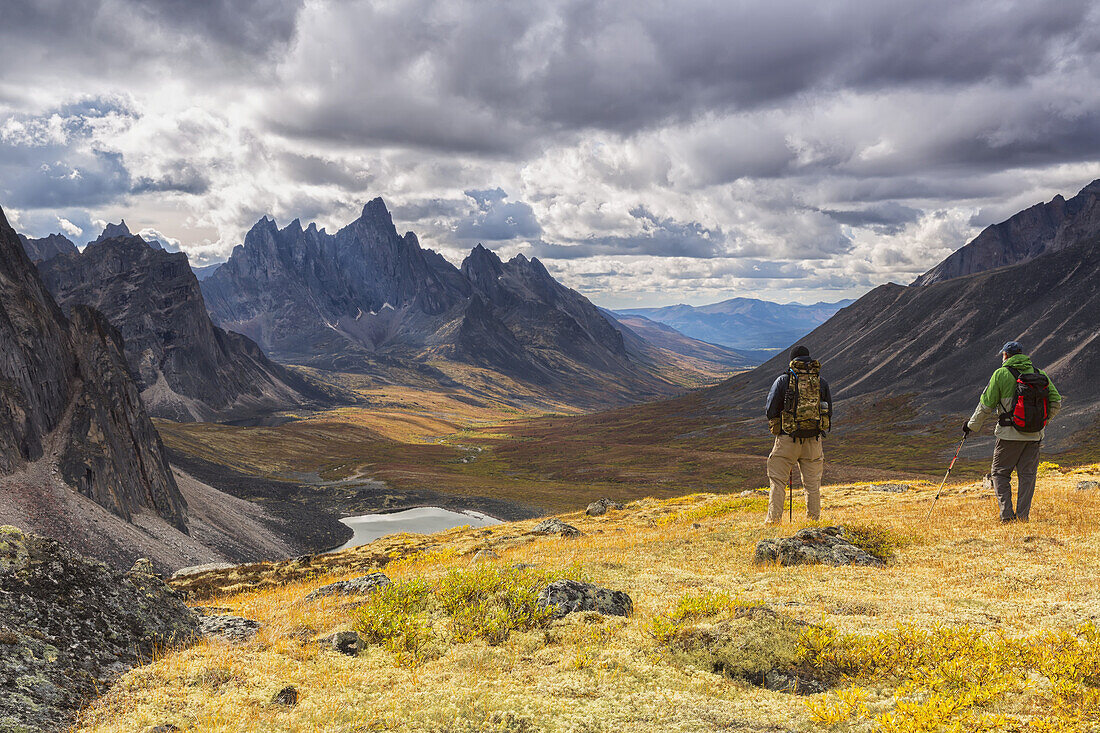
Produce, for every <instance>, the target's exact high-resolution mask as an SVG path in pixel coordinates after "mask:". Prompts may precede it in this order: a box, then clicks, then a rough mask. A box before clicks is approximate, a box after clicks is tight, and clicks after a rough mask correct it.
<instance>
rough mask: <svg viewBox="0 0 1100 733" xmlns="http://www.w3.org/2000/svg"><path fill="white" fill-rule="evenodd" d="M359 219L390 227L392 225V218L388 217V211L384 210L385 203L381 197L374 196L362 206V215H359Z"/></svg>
mask: <svg viewBox="0 0 1100 733" xmlns="http://www.w3.org/2000/svg"><path fill="white" fill-rule="evenodd" d="M359 218H360V219H368V220H377V221H384V222H385V223H387V224H390V225H391V226H392V225H393V218H392V217H391V216H390V210H389V209H387V208H386V202H385V201H383V200H382V197H381V196H375V197H374V198H372V199H371V200H370V201H368V202H367V203H365V204H363V213H362V214H360V215H359Z"/></svg>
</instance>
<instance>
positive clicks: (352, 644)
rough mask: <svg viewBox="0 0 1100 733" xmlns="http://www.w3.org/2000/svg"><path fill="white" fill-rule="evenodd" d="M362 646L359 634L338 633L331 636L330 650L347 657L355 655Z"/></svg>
mask: <svg viewBox="0 0 1100 733" xmlns="http://www.w3.org/2000/svg"><path fill="white" fill-rule="evenodd" d="M362 646H363V645H362V642H361V641H360V640H359V634H357V633H355V632H354V631H338V632H337V633H335V634H333V636H332V648H333V649H335V650H336V651H338V652H340V653H341V654H347V655H348V656H349V657H354V656H355V655H357V654H358V653H359V650H360V649H361V648H362Z"/></svg>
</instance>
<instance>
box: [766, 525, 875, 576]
mask: <svg viewBox="0 0 1100 733" xmlns="http://www.w3.org/2000/svg"><path fill="white" fill-rule="evenodd" d="M754 559H755V562H756V563H757V564H758V565H769V564H779V565H837V566H840V565H870V566H873V567H880V566H882V565H883V562H882V560H880V559H879V558H877V557H875V556H874V555H872V554H870V553H868V552H867V551H865V550H862V549H860V548H859V547H856V546H855V545H854V544H852V543H851V542H850V541H848V540H847V539H846V538H845V537H844V528H843V527H809V528H807V529H802V530H799V531H798V532H797V533H795V535H794V537H779V538H777V539H768V540H761V541H760V542H759V543H757V545H756V556H755V558H754Z"/></svg>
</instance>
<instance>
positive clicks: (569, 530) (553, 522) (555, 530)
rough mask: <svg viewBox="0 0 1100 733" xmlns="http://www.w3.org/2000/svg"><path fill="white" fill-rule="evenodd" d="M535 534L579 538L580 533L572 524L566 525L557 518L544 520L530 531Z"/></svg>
mask: <svg viewBox="0 0 1100 733" xmlns="http://www.w3.org/2000/svg"><path fill="white" fill-rule="evenodd" d="M531 531H532V532H534V533H535V534H556V535H560V536H561V537H580V536H581V534H582V532H581V531H580V530H579V529H577V528H576V527H574V526H573V525H572V524H566V523H565V522H563V521H561V520H560V519H558V518H557V517H550V519H544V520H542V521H541V522H539V523H538V524H536V525H535V528H534V529H533V530H531Z"/></svg>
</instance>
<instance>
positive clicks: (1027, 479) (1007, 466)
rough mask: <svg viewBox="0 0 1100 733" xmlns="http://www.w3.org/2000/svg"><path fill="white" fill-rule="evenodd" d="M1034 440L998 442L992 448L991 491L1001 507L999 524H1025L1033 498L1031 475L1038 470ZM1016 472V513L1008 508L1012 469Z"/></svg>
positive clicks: (1037, 452) (1033, 489)
mask: <svg viewBox="0 0 1100 733" xmlns="http://www.w3.org/2000/svg"><path fill="white" fill-rule="evenodd" d="M1040 442H1041V441H1038V440H1001V439H999V438H998V439H997V445H996V446H995V447H994V448H993V469H992V470H991V471H990V474H991V475H992V477H993V490H994V491H995V492H997V503H998V504H1000V505H1001V521H1002V522H1007V521H1011V520H1013V519H1019V520H1022V521H1025V522H1026V521H1027V519H1028V515H1029V514H1030V513H1031V497H1032V496H1034V495H1035V474H1036V473H1037V472H1038V470H1039V443H1040ZM1013 469H1015V470H1016V478H1017V480H1018V481H1019V488H1018V489H1017V490H1016V510H1015V511H1013V509H1012V470H1013Z"/></svg>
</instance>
